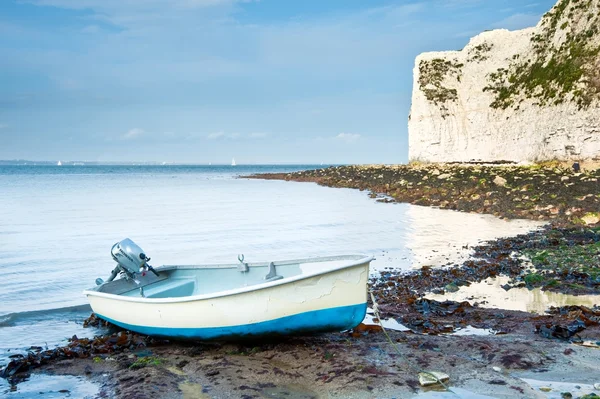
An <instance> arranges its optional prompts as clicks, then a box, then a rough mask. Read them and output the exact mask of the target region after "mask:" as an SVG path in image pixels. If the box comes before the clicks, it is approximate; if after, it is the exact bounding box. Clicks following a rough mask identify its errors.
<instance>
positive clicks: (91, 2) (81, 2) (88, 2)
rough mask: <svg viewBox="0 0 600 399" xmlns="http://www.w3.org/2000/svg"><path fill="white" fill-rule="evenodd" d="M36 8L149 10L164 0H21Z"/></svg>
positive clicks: (196, 1)
mask: <svg viewBox="0 0 600 399" xmlns="http://www.w3.org/2000/svg"><path fill="white" fill-rule="evenodd" d="M23 2H26V3H33V4H35V5H38V6H50V7H60V8H71V9H101V10H123V9H149V8H161V7H162V6H164V5H165V1H164V0H144V1H138V0H23ZM232 3H236V0H170V1H169V2H168V3H167V4H168V5H169V6H171V7H190V8H196V7H212V6H219V5H228V4H232Z"/></svg>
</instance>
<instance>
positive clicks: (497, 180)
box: [494, 176, 506, 187]
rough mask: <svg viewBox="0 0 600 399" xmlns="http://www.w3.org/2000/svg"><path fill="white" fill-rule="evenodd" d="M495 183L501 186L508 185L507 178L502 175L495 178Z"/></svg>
mask: <svg viewBox="0 0 600 399" xmlns="http://www.w3.org/2000/svg"><path fill="white" fill-rule="evenodd" d="M494 184H495V185H497V186H500V187H504V186H506V179H505V178H503V177H500V176H496V177H495V178H494Z"/></svg>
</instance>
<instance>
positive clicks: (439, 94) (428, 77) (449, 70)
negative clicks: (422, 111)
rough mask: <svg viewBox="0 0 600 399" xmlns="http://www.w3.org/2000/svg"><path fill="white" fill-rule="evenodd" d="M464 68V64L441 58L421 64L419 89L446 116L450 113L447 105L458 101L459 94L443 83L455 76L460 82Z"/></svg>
mask: <svg viewBox="0 0 600 399" xmlns="http://www.w3.org/2000/svg"><path fill="white" fill-rule="evenodd" d="M462 67H463V64H459V63H458V62H456V61H454V62H453V61H447V60H444V59H441V58H435V59H433V60H430V61H421V62H420V63H419V88H420V89H421V91H422V92H423V94H425V97H426V98H427V100H429V101H431V102H433V103H434V104H435V105H438V106H439V107H440V110H442V111H443V112H444V114H446V113H447V112H448V109H447V108H446V106H445V103H446V102H448V101H456V99H457V98H458V92H457V91H456V89H449V88H447V87H445V86H444V85H443V82H444V80H445V79H446V77H448V76H454V77H455V78H456V79H457V80H458V81H459V82H460V78H461V75H462V70H461V68H462Z"/></svg>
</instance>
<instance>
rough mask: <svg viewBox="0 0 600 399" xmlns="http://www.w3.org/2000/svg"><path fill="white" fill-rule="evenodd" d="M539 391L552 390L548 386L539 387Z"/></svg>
mask: <svg viewBox="0 0 600 399" xmlns="http://www.w3.org/2000/svg"><path fill="white" fill-rule="evenodd" d="M540 391H542V392H552V388H550V387H540Z"/></svg>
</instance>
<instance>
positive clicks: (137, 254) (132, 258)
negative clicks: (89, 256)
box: [110, 238, 150, 275]
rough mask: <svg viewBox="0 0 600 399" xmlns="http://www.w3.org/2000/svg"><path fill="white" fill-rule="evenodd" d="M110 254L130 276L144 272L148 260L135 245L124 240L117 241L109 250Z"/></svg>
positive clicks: (128, 240) (127, 239)
mask: <svg viewBox="0 0 600 399" xmlns="http://www.w3.org/2000/svg"><path fill="white" fill-rule="evenodd" d="M110 253H111V255H112V257H113V259H114V260H115V262H117V263H118V264H119V266H121V267H122V268H124V269H125V270H127V271H128V272H129V273H131V274H132V275H133V274H135V273H139V272H140V270H144V269H145V268H146V267H147V266H148V265H147V262H148V261H149V260H150V258H148V257H147V256H146V254H145V253H144V251H143V250H142V248H140V247H139V246H138V245H137V244H136V243H134V242H133V241H131V240H130V239H129V238H126V239H124V240H122V241H119V242H118V243H116V244H115V245H113V247H112V248H111V250H110Z"/></svg>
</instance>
